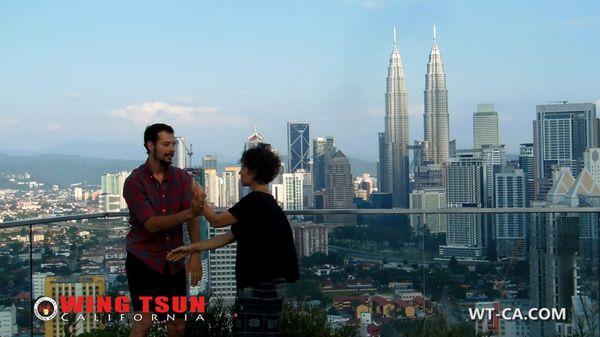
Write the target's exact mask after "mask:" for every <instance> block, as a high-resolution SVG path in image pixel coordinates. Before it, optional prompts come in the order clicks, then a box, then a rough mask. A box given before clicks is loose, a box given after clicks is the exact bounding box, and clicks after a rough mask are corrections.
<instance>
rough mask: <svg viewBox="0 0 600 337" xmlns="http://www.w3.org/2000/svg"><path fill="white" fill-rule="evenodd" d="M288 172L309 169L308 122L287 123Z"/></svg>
mask: <svg viewBox="0 0 600 337" xmlns="http://www.w3.org/2000/svg"><path fill="white" fill-rule="evenodd" d="M287 145H288V172H290V173H294V172H296V171H297V170H300V169H302V170H305V171H307V172H308V171H309V170H310V167H309V162H310V125H309V124H308V122H288V123H287Z"/></svg>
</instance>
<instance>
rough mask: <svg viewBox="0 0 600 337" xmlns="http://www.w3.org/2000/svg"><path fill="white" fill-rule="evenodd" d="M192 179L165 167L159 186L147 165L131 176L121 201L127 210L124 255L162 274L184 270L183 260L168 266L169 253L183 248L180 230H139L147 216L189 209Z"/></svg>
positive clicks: (177, 228) (177, 227)
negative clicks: (166, 270)
mask: <svg viewBox="0 0 600 337" xmlns="http://www.w3.org/2000/svg"><path fill="white" fill-rule="evenodd" d="M191 183H192V178H191V177H190V175H189V174H187V172H185V171H184V170H182V169H179V168H176V167H172V166H169V168H168V169H167V172H165V176H164V178H163V181H162V183H159V182H158V180H156V178H154V176H153V175H152V171H151V170H150V166H149V164H148V162H146V163H145V164H143V165H141V166H140V167H138V168H137V169H135V170H133V172H131V175H129V177H128V178H127V179H126V180H125V185H124V186H123V197H125V201H127V207H129V224H130V225H131V227H130V229H129V233H128V234H127V238H126V241H127V252H128V253H130V254H133V255H135V256H136V257H137V258H139V259H140V260H142V261H144V262H145V263H146V264H147V265H148V267H150V268H152V269H154V270H156V271H157V272H158V273H163V271H164V269H165V266H168V268H169V271H170V273H171V274H173V273H175V272H178V271H180V270H182V269H184V263H183V260H180V261H178V262H169V261H167V260H166V255H167V252H168V251H169V250H172V249H174V248H177V247H179V246H181V245H183V226H182V225H179V226H175V227H172V228H170V229H166V230H163V231H159V232H156V233H150V232H149V231H148V230H147V229H146V227H144V226H143V223H144V221H146V220H148V218H150V217H151V216H154V215H157V216H162V215H169V214H175V213H179V212H181V211H183V210H185V209H187V208H189V207H190V205H191V199H192V189H191Z"/></svg>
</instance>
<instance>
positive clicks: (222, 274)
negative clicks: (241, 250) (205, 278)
mask: <svg viewBox="0 0 600 337" xmlns="http://www.w3.org/2000/svg"><path fill="white" fill-rule="evenodd" d="M228 231H229V228H214V227H212V226H211V227H209V229H208V238H209V239H212V238H213V237H215V236H218V235H221V234H225V233H227V232H228ZM236 252H237V242H232V243H230V244H228V245H227V246H225V247H221V248H217V249H214V250H211V251H209V253H208V261H209V263H208V269H209V273H208V274H209V289H210V292H211V294H212V295H213V297H211V300H216V299H217V298H219V297H220V298H222V299H223V301H224V302H225V303H227V304H233V301H234V300H235V295H236V281H235V258H236Z"/></svg>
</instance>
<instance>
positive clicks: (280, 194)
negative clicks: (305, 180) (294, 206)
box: [271, 183, 287, 209]
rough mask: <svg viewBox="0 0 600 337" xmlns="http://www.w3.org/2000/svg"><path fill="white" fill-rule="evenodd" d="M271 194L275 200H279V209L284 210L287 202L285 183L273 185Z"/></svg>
mask: <svg viewBox="0 0 600 337" xmlns="http://www.w3.org/2000/svg"><path fill="white" fill-rule="evenodd" d="M271 194H272V195H273V198H275V200H277V204H278V205H279V207H281V208H282V209H283V208H284V207H285V204H286V200H287V199H286V194H285V185H284V184H283V183H281V184H271Z"/></svg>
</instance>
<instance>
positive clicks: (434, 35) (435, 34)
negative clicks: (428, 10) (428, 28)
mask: <svg viewBox="0 0 600 337" xmlns="http://www.w3.org/2000/svg"><path fill="white" fill-rule="evenodd" d="M436 39H437V32H436V30H435V22H434V23H433V42H435V40H436Z"/></svg>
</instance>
